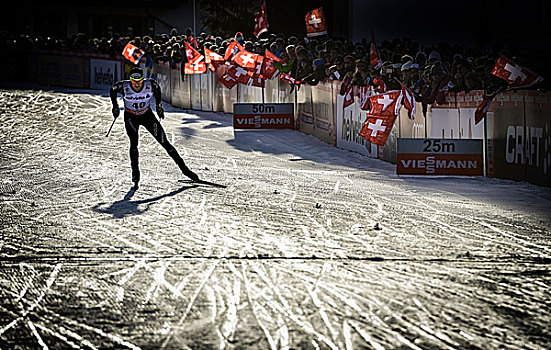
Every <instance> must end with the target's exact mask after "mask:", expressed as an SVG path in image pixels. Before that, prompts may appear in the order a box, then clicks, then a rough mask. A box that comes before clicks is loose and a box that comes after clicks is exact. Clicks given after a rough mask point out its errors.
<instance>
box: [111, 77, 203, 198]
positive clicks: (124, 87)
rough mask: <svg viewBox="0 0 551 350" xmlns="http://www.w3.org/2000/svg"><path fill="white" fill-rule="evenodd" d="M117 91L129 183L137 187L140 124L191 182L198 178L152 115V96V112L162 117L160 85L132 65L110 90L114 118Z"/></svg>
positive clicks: (117, 112)
mask: <svg viewBox="0 0 551 350" xmlns="http://www.w3.org/2000/svg"><path fill="white" fill-rule="evenodd" d="M117 94H122V98H123V100H124V126H125V129H126V133H127V134H128V138H129V139H130V165H131V167H132V182H134V188H135V189H138V182H139V181H140V168H139V164H138V154H139V153H138V130H139V127H140V125H143V126H144V127H145V128H146V129H147V131H149V132H150V133H151V135H153V137H155V139H156V140H157V141H158V142H159V143H160V144H161V146H163V147H164V149H165V150H166V151H167V153H168V155H169V156H170V157H172V159H173V160H174V162H176V164H177V165H178V167H179V168H180V170H181V171H182V173H183V174H184V175H186V176H187V177H189V178H190V179H191V180H193V181H196V182H197V181H199V177H198V176H197V175H196V174H195V173H194V172H193V171H191V170H190V169H189V168H188V167H187V166H186V164H185V163H184V160H183V159H182V157H180V155H179V154H178V151H176V149H175V148H174V146H172V145H171V144H170V142H169V141H168V139H167V138H166V134H165V131H164V129H163V127H162V125H161V123H160V122H159V121H158V120H157V118H155V115H154V114H153V111H152V110H151V103H152V99H153V98H154V99H155V102H156V104H157V105H156V111H157V115H158V116H159V118H161V119H164V117H165V115H164V110H163V107H162V106H161V88H160V87H159V84H157V82H156V81H155V80H153V79H144V76H143V71H142V69H141V68H140V67H137V66H135V67H133V68H132V70H131V71H130V80H123V81H119V82H116V83H115V84H114V85H113V86H112V87H111V90H110V96H111V102H113V117H114V118H115V119H117V117H118V116H119V114H120V109H119V105H118V103H117Z"/></svg>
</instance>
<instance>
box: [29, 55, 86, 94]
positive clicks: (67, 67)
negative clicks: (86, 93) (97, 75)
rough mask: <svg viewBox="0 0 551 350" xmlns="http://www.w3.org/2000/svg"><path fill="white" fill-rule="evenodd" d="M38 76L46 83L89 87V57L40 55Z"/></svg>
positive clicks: (41, 81) (38, 58) (37, 66)
mask: <svg viewBox="0 0 551 350" xmlns="http://www.w3.org/2000/svg"><path fill="white" fill-rule="evenodd" d="M36 60H37V65H36V77H37V80H38V83H40V84H44V85H56V86H67V87H74V88H89V86H90V63H89V61H88V58H84V57H76V56H53V55H38V56H37V57H36Z"/></svg>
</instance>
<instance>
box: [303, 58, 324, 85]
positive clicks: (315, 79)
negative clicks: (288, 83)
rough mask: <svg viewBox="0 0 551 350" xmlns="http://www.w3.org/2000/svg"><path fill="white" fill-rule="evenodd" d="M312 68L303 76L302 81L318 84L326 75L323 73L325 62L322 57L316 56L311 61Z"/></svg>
mask: <svg viewBox="0 0 551 350" xmlns="http://www.w3.org/2000/svg"><path fill="white" fill-rule="evenodd" d="M312 68H313V70H312V73H310V74H309V75H308V76H306V77H304V79H302V81H303V82H304V83H306V84H309V85H318V83H319V82H320V81H321V80H323V79H325V78H326V77H327V75H326V74H325V62H324V61H323V59H321V58H318V59H316V60H314V62H312Z"/></svg>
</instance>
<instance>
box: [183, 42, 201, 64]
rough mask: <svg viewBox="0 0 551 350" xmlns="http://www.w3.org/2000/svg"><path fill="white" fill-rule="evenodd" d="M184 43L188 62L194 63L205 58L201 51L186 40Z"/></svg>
mask: <svg viewBox="0 0 551 350" xmlns="http://www.w3.org/2000/svg"><path fill="white" fill-rule="evenodd" d="M185 45H186V57H187V61H188V63H189V64H196V63H198V62H200V61H202V60H203V58H205V57H204V56H203V55H201V53H200V52H199V51H197V50H195V49H194V48H193V46H191V45H190V44H189V43H188V42H185Z"/></svg>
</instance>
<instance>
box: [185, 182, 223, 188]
mask: <svg viewBox="0 0 551 350" xmlns="http://www.w3.org/2000/svg"><path fill="white" fill-rule="evenodd" d="M178 182H184V183H189V184H198V185H208V186H213V187H219V188H226V187H228V186H226V185H222V184H217V183H215V182H210V181H205V180H197V181H193V180H178Z"/></svg>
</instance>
